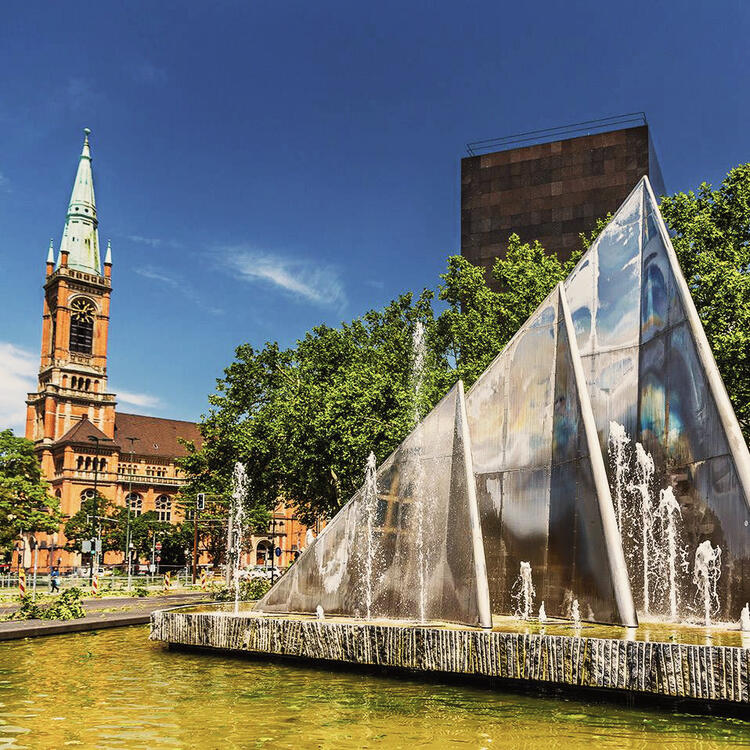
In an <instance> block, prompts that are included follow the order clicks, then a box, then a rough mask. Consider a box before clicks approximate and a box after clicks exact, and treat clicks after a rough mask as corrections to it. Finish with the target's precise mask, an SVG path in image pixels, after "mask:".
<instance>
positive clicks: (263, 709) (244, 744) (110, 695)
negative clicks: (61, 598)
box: [0, 626, 750, 750]
mask: <svg viewBox="0 0 750 750" xmlns="http://www.w3.org/2000/svg"><path fill="white" fill-rule="evenodd" d="M726 746H735V747H749V746H750V722H744V721H742V720H739V719H729V718H719V717H705V716H692V715H688V714H684V713H673V712H669V711H665V710H649V709H640V708H639V709H633V708H626V707H621V706H613V705H608V704H604V703H589V702H583V701H581V700H571V699H551V698H539V697H532V696H525V695H517V694H514V693H510V692H500V691H497V690H492V689H488V688H482V687H472V686H461V685H456V684H441V683H437V682H421V681H419V680H416V679H411V678H396V677H384V676H381V675H372V674H365V673H361V672H360V673H357V672H340V671H336V672H331V671H327V670H326V669H324V668H320V667H309V666H298V665H295V664H294V663H279V662H263V661H256V660H250V659H244V658H239V657H238V658H233V657H227V656H223V655H218V654H217V655H211V654H205V653H187V652H178V651H169V650H167V649H166V648H165V647H164V646H163V645H161V644H157V643H152V642H150V641H148V629H147V628H146V627H140V626H138V627H131V628H119V629H113V630H102V631H99V632H92V633H76V634H71V635H62V636H53V637H49V638H31V639H27V640H23V641H6V642H3V643H0V748H64V747H83V748H264V749H269V750H270V749H271V748H326V749H328V748H330V749H331V750H334V749H335V750H340V749H345V748H374V747H377V748H443V747H445V748H488V749H490V750H491V749H493V748H527V747H528V748H547V747H554V748H577V747H586V748H589V750H591V748H629V747H637V748H651V747H657V748H660V749H661V748H692V747H695V748H714V747H717V748H718V747H726Z"/></svg>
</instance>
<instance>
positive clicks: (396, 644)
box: [154, 179, 750, 703]
mask: <svg viewBox="0 0 750 750" xmlns="http://www.w3.org/2000/svg"><path fill="white" fill-rule="evenodd" d="M662 308H664V309H662ZM412 342H413V376H412V385H413V399H414V411H413V414H414V420H413V421H414V422H415V423H416V426H415V427H414V429H412V431H411V432H410V433H409V435H407V436H406V437H405V439H404V440H403V442H401V443H400V444H399V445H398V447H397V448H396V449H395V450H394V452H393V453H392V454H391V455H390V456H389V457H387V458H386V459H385V460H384V461H383V462H382V463H381V464H380V465H378V466H376V463H375V457H374V455H372V454H371V455H370V457H369V459H368V461H367V466H366V471H365V477H364V483H363V485H362V486H361V487H360V488H359V489H357V490H356V491H355V492H354V494H353V495H352V497H351V499H350V500H349V502H348V503H346V504H345V505H344V506H343V507H342V508H341V509H340V510H339V512H338V513H337V514H336V516H335V517H334V518H333V519H331V521H330V522H329V523H328V524H327V526H326V527H325V528H324V530H323V531H322V533H321V534H320V535H318V537H317V538H315V539H308V540H307V542H308V543H307V547H306V549H305V550H304V552H303V554H301V555H300V557H299V560H298V561H297V562H296V563H295V565H294V566H292V568H291V569H290V571H289V572H287V573H285V574H284V576H282V577H281V579H280V580H279V581H278V582H277V583H276V584H275V586H274V587H273V588H272V589H271V591H269V592H268V593H267V594H266V595H265V596H264V597H263V599H262V600H261V601H260V602H258V603H257V605H256V607H255V609H254V610H253V611H252V612H248V613H242V615H243V616H244V617H247V618H252V620H253V621H252V623H245V622H243V623H239V624H237V627H232V628H227V627H226V623H225V622H223V623H220V622H219V619H218V618H212V617H211V616H210V614H205V615H203V614H201V615H200V616H198V615H192V614H191V615H189V616H188V615H187V614H179V613H177V612H175V613H170V612H166V613H160V614H158V615H156V616H155V617H154V634H155V635H154V637H155V638H161V639H163V640H167V641H170V642H178V643H183V644H185V645H196V644H199V645H206V646H213V647H215V648H226V649H229V650H235V651H237V650H247V651H256V652H262V653H273V654H280V655H284V656H300V657H304V658H312V659H316V658H318V659H323V660H327V661H330V660H340V661H347V662H350V663H358V664H368V665H369V664H376V665H380V666H393V667H400V668H404V667H405V668H407V669H417V670H424V671H431V672H438V673H440V672H467V673H471V674H472V675H476V674H483V675H486V676H488V677H493V678H494V677H499V678H508V679H519V680H537V681H542V682H554V683H556V684H559V685H571V686H576V687H582V686H590V687H597V688H611V689H613V690H617V691H621V690H622V689H625V690H633V691H637V692H638V693H639V694H647V693H651V694H654V695H658V696H660V697H664V696H672V697H674V696H675V695H679V696H680V697H688V698H690V699H693V700H696V701H708V700H710V701H728V702H734V703H737V702H743V701H744V702H745V703H747V701H748V695H750V678H749V677H748V676H747V675H746V674H736V675H735V674H733V676H732V678H731V679H729V678H728V677H727V678H725V677H724V676H722V675H724V674H728V672H727V670H730V669H734V666H733V665H734V664H736V663H740V662H741V659H744V658H745V656H746V655H743V654H741V653H737V652H735V651H733V650H732V649H735V648H736V647H735V646H734V645H727V646H724V645H715V644H716V639H717V638H723V637H724V634H723V633H720V632H719V631H717V630H712V631H711V639H712V643H711V644H710V645H709V646H707V645H706V644H705V640H706V637H705V633H706V632H707V631H700V636H699V637H696V636H689V635H685V633H686V631H688V630H689V628H687V627H683V626H686V625H687V624H688V623H689V622H691V621H692V620H694V619H695V609H694V607H693V606H692V605H691V604H690V603H689V599H690V597H689V596H688V593H687V592H688V590H689V586H690V580H689V575H690V572H689V566H688V565H687V554H688V552H687V551H688V546H687V545H688V543H689V544H690V547H689V549H690V550H694V554H695V560H694V564H693V570H692V575H693V584H694V586H695V592H696V593H695V600H696V601H697V603H698V605H699V607H700V609H701V611H702V621H703V624H704V625H706V626H709V625H710V624H711V622H712V619H715V620H719V621H721V620H725V621H726V620H729V619H733V618H734V617H736V615H737V611H736V607H737V605H738V603H741V602H742V601H747V600H748V596H750V581H748V580H747V576H744V575H743V572H744V571H745V569H746V560H747V559H748V558H749V557H750V531H749V530H748V529H749V527H750V509H749V506H748V502H747V498H748V497H750V453H748V451H747V446H746V445H745V443H744V440H743V438H742V435H741V431H740V428H739V424H738V423H737V420H736V418H735V417H734V414H733V412H732V407H731V404H730V403H729V402H728V399H727V396H726V393H725V392H724V390H723V389H722V387H721V380H720V376H719V373H718V370H717V368H716V365H715V363H714V362H713V360H712V359H711V354H710V349H709V347H708V344H707V342H706V340H705V333H704V331H703V329H702V327H701V325H700V320H699V318H698V316H697V312H696V310H695V307H694V305H693V303H692V300H691V298H690V292H689V289H688V287H687V284H686V282H685V279H684V278H683V277H682V275H681V271H680V269H679V265H678V263H677V260H676V256H675V253H674V250H673V248H672V247H671V243H670V240H669V235H668V233H667V230H666V227H665V226H664V224H663V221H662V219H661V216H660V214H659V211H658V207H657V205H656V202H655V199H654V197H653V195H652V193H651V190H650V187H649V185H648V182H647V180H645V179H644V180H643V181H641V182H640V183H639V185H638V186H637V187H636V189H635V190H634V191H633V193H632V194H631V195H630V196H629V197H628V199H627V200H626V201H625V203H624V204H623V206H622V207H621V209H620V210H619V211H618V213H617V214H616V215H615V217H614V218H613V219H612V221H611V222H610V224H609V225H608V226H607V228H606V229H605V230H604V232H603V233H602V234H601V235H600V237H599V238H598V239H597V241H596V242H595V243H594V244H593V245H592V246H591V247H590V249H589V250H588V251H587V253H586V255H585V256H584V257H583V258H582V259H581V261H580V262H579V264H578V265H577V266H576V268H575V270H574V271H573V273H572V274H571V275H570V276H569V277H568V279H567V280H566V281H565V283H563V284H560V285H559V286H558V287H557V288H556V289H555V290H554V291H552V292H551V293H550V295H549V296H548V297H547V298H546V299H545V300H544V301H543V302H542V304H541V305H540V306H539V308H538V309H537V310H536V311H535V312H534V313H533V314H532V316H531V317H530V318H529V320H528V321H527V322H526V323H525V324H524V325H523V326H522V327H521V329H520V330H519V331H518V332H517V334H516V335H515V336H514V337H513V339H512V340H511V341H510V342H509V343H508V344H507V346H506V347H505V348H504V349H503V351H502V352H501V353H500V354H499V355H498V356H497V357H496V358H495V359H494V360H493V362H492V363H491V364H490V365H489V367H488V368H487V369H486V370H485V372H484V373H482V374H481V375H480V377H479V378H478V379H477V380H476V382H475V384H474V385H473V386H472V388H471V390H470V391H469V392H468V394H464V390H463V384H462V383H461V382H460V381H459V382H458V383H457V384H456V385H455V386H454V387H453V388H451V389H450V390H449V392H448V393H447V394H446V395H445V396H444V397H443V398H442V399H441V401H440V402H439V403H438V404H437V405H436V406H434V408H433V409H432V410H431V411H429V412H427V413H426V414H425V415H424V416H423V417H422V414H421V412H420V410H419V405H420V404H422V403H424V401H425V399H424V394H423V379H424V329H423V328H422V327H421V326H419V325H415V327H414V329H413V336H412ZM608 428H609V432H608V433H607V429H608ZM607 450H608V451H609V469H610V471H609V475H608V473H607V464H606V460H607ZM610 481H611V487H610ZM657 490H658V492H657ZM678 499H679V502H678ZM232 524H235V521H234V520H232ZM708 534H710V535H711V539H712V540H721V548H720V547H718V546H716V547H714V546H713V544H712V542H711V541H709V540H707V539H706V536H707V535H708ZM230 536H231V535H230ZM232 538H233V537H232ZM701 540H704V541H701ZM699 542H700V543H699ZM695 545H698V546H697V549H695ZM485 555H486V559H485ZM722 562H723V566H722ZM532 565H533V569H532ZM514 570H515V571H518V575H517V577H514V576H513V571H514ZM532 572H533V579H532ZM719 580H721V588H719V585H718V584H719ZM535 587H536V588H535ZM537 590H538V591H539V592H540V594H543V599H544V600H543V602H542V604H541V605H540V606H539V622H540V623H544V624H545V627H544V631H545V632H544V633H543V634H538V633H534V632H530V631H531V630H533V628H530V627H529V626H527V625H524V626H522V630H523V632H519V622H518V621H521V622H523V623H527V622H528V621H529V620H530V619H531V618H532V616H533V615H532V613H533V607H534V598H535V596H536V591H537ZM574 592H575V595H574ZM576 597H577V598H576ZM540 598H541V596H540ZM636 600H637V601H638V603H639V605H641V613H642V614H643V616H644V617H645V618H648V617H651V618H654V619H661V618H666V617H668V618H669V621H670V623H671V624H670V625H669V627H670V628H672V629H673V631H672V630H670V631H669V633H668V634H667V635H665V634H664V632H661V633H659V635H660V636H661V639H662V640H659V637H658V636H656V637H654V636H653V631H649V628H654V627H656V626H655V625H654V624H653V623H652V624H646V625H644V626H643V628H639V627H638V618H639V613H638V612H637V611H636V607H635V602H636ZM323 608H325V618H324V619H320V615H321V613H322V612H323ZM748 609H749V608H748V606H746V607H745V609H744V610H743V611H742V615H741V619H742V622H743V623H744V624H743V627H744V626H745V625H748V623H747V620H748V619H750V611H748ZM493 617H494V621H493ZM511 617H512V618H513V620H512V621H511V623H510V624H509V625H508V627H507V628H504V627H503V622H504V621H503V618H506V619H507V618H511ZM374 618H377V622H374V621H373V620H374ZM564 618H569V619H570V620H572V623H573V625H574V627H575V629H576V632H575V633H574V634H571V629H570V626H569V625H566V626H558V625H556V621H557V620H558V619H564ZM582 618H584V619H585V620H586V621H587V622H589V623H598V624H597V625H591V626H590V628H591V629H593V628H595V627H603V626H614V627H616V628H617V630H614V629H613V630H609V631H604V636H602V637H599V636H601V635H602V633H601V631H600V632H599V633H598V634H597V635H596V637H585V636H582V635H581V633H580V632H579V628H581V625H582ZM642 622H643V621H642ZM446 624H448V625H449V627H446ZM493 625H494V628H493ZM623 626H624V627H625V628H626V629H630V630H629V631H628V633H627V634H624V633H623ZM558 627H561V628H563V632H558V633H555V632H554V631H555V629H556V628H558ZM661 627H662V628H663V627H665V626H664V625H662V626H661ZM591 629H589V628H588V627H587V631H586V632H587V633H589V632H592V630H591ZM717 633H718V635H717ZM607 635H609V636H610V637H607ZM734 635H735V636H737V635H738V634H737V630H736V628H735V629H734ZM683 637H684V638H688V639H689V638H691V637H692V638H693V640H686V641H684V642H689V643H690V644H691V646H692V648H691V649H690V650H688V651H684V650H681V649H679V648H675V646H676V645H679V646H681V645H682V644H681V643H680V639H681V638H683ZM675 640H676V641H677V643H675ZM603 641H607V642H606V643H603ZM644 641H648V643H647V644H646V646H647V647H644ZM709 649H710V651H709ZM716 649H724V650H723V651H722V650H718V651H717V650H716ZM743 663H744V662H743ZM722 665H723V666H722ZM721 670H724V671H723V672H722V671H721ZM665 675H668V676H669V677H668V679H665ZM674 685H677V686H678V691H679V692H678V693H677V694H675V693H674V688H673V686H674ZM670 691H672V692H670Z"/></svg>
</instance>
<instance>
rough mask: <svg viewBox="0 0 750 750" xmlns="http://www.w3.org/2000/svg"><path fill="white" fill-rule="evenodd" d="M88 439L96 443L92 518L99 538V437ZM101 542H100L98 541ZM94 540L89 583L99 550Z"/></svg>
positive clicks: (100, 531) (94, 436) (96, 563)
mask: <svg viewBox="0 0 750 750" xmlns="http://www.w3.org/2000/svg"><path fill="white" fill-rule="evenodd" d="M89 440H90V441H91V442H92V443H96V458H94V520H95V523H96V525H97V528H96V538H97V540H101V535H102V527H101V524H100V523H99V491H98V486H99V443H100V441H101V438H100V437H98V436H97V435H89ZM100 543H101V542H100ZM96 547H97V545H96V541H94V551H93V552H92V553H91V568H90V569H89V583H93V578H94V565H96V567H97V568H98V567H99V551H98V550H97V549H96Z"/></svg>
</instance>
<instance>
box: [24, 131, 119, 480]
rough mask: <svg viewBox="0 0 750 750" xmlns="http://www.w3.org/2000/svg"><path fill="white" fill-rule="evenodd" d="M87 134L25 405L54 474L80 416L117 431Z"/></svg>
mask: <svg viewBox="0 0 750 750" xmlns="http://www.w3.org/2000/svg"><path fill="white" fill-rule="evenodd" d="M84 132H85V138H84V142H83V150H82V152H81V156H80V158H79V160H78V169H77V171H76V177H75V182H74V184H73V191H72V193H71V196H70V202H69V204H68V211H67V214H66V217H65V229H64V231H63V237H62V241H61V242H60V251H59V254H58V257H57V264H56V265H55V263H54V249H53V245H52V243H51V242H50V247H49V251H48V253H47V268H46V271H47V276H46V280H45V284H44V314H43V322H42V352H41V364H40V368H39V385H38V387H37V392H36V393H30V394H29V396H28V399H27V402H26V403H27V404H28V411H27V419H26V437H27V438H29V439H31V440H33V441H34V442H35V443H36V445H37V450H38V451H39V453H40V457H41V459H42V465H43V467H45V472H46V473H45V475H46V476H53V475H55V473H56V469H52V468H50V466H47V465H46V464H49V462H51V461H52V459H53V455H54V456H56V451H57V448H56V447H55V446H56V443H57V441H58V440H59V439H60V438H61V437H62V436H63V435H65V434H66V433H67V432H68V431H69V430H70V429H71V428H72V427H74V426H75V425H76V424H77V423H78V422H79V421H81V420H82V419H87V420H88V421H89V422H91V424H92V425H94V426H95V427H97V428H98V429H99V430H101V432H102V433H104V434H105V435H107V437H109V438H112V437H113V435H114V419H115V397H114V394H111V393H108V392H107V336H108V330H109V301H110V293H111V291H112V289H111V278H110V277H111V268H112V252H111V249H110V248H108V250H107V257H106V260H105V264H104V269H103V270H102V264H101V259H100V256H99V236H98V219H97V215H96V201H95V198H94V178H93V173H92V171H91V147H90V145H89V133H90V132H91V131H89V129H88V128H86V130H85V131H84ZM58 458H59V457H57V458H55V460H56V461H57V459H58ZM57 468H59V467H57Z"/></svg>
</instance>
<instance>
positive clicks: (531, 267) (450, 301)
mask: <svg viewBox="0 0 750 750" xmlns="http://www.w3.org/2000/svg"><path fill="white" fill-rule="evenodd" d="M580 257H581V253H580V252H577V253H574V254H573V255H572V256H571V258H570V259H569V260H567V261H564V262H563V261H560V260H559V258H558V257H557V256H556V255H555V254H554V253H548V252H547V251H546V250H545V249H544V248H543V247H542V246H541V245H540V244H539V243H538V242H521V240H520V239H519V237H518V235H517V234H512V235H511V236H510V237H509V239H508V249H507V252H506V253H505V256H504V257H503V258H497V259H496V260H495V264H494V265H493V267H492V278H493V279H494V280H495V281H496V282H497V284H498V287H499V288H498V291H497V292H495V291H492V290H491V289H490V288H489V286H488V285H487V283H486V281H485V277H484V271H483V270H482V269H481V268H479V267H477V266H474V265H473V264H471V263H470V262H469V261H468V260H466V258H464V257H463V256H461V255H453V256H451V257H450V258H448V270H447V272H446V273H444V274H442V275H441V278H442V279H443V284H442V286H441V287H440V293H439V297H440V299H441V300H443V301H445V302H446V303H447V305H448V307H447V309H446V310H444V311H443V312H442V313H441V314H440V316H439V317H438V320H437V325H436V329H437V340H436V344H437V345H438V347H439V349H440V351H439V352H436V356H437V357H438V358H443V361H445V362H446V363H452V364H453V365H454V366H455V370H454V369H447V370H446V371H444V373H443V385H444V386H448V385H451V384H452V383H453V382H455V381H456V380H458V379H461V380H463V381H464V385H465V386H466V387H467V388H468V387H470V386H471V385H472V384H473V382H474V381H475V380H476V379H477V378H478V377H479V375H481V373H482V372H483V371H484V370H485V369H486V368H487V366H488V365H489V363H490V362H491V361H492V360H493V359H494V358H495V357H496V356H497V355H498V354H499V353H500V352H501V351H502V349H503V347H504V346H505V345H506V344H507V343H508V342H509V341H510V339H511V338H512V337H513V335H514V334H515V333H516V331H517V330H518V329H519V328H520V327H521V325H523V323H524V322H525V321H526V320H527V318H528V317H529V316H530V315H531V314H532V313H533V312H534V310H536V309H537V307H539V305H540V304H541V303H542V302H543V301H544V299H545V297H547V295H548V294H549V293H550V292H551V291H552V290H553V289H554V288H555V285H556V284H558V283H559V282H561V281H564V280H565V278H566V277H567V276H568V274H569V273H570V272H571V271H572V270H573V268H574V266H575V264H576V263H577V262H578V260H579V258H580Z"/></svg>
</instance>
